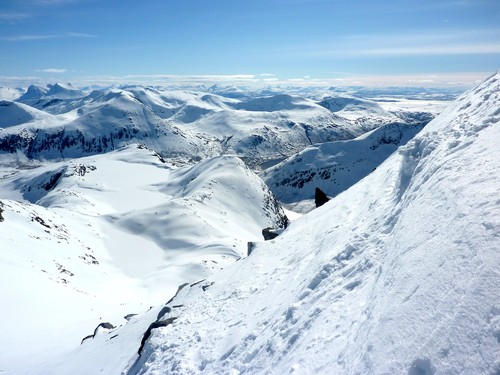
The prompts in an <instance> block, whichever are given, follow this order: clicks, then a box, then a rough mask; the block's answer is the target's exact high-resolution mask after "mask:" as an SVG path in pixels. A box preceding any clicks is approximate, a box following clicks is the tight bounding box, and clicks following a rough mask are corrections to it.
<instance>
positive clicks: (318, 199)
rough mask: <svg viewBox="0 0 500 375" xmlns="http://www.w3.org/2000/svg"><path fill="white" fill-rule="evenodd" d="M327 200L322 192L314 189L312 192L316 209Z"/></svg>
mask: <svg viewBox="0 0 500 375" xmlns="http://www.w3.org/2000/svg"><path fill="white" fill-rule="evenodd" d="M329 200H330V198H328V197H327V195H326V194H325V193H324V191H323V190H321V189H320V188H316V190H315V191H314V203H315V204H316V208H318V207H321V206H323V205H324V204H325V203H326V202H328V201H329Z"/></svg>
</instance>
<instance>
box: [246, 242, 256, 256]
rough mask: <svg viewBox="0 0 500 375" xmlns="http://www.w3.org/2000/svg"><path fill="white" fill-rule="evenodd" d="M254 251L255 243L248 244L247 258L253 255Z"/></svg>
mask: <svg viewBox="0 0 500 375" xmlns="http://www.w3.org/2000/svg"><path fill="white" fill-rule="evenodd" d="M253 249H255V242H248V243H247V256H249V255H250V254H252V251H253Z"/></svg>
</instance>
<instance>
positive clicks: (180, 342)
mask: <svg viewBox="0 0 500 375" xmlns="http://www.w3.org/2000/svg"><path fill="white" fill-rule="evenodd" d="M269 94H271V95H255V93H251V92H247V91H244V90H241V89H240V88H235V87H228V88H223V87H211V88H209V89H207V90H205V91H186V90H166V89H161V88H151V87H141V86H122V87H120V88H109V89H99V90H95V91H92V92H90V93H88V92H84V91H81V90H79V89H77V88H75V87H73V86H71V85H62V84H55V85H51V86H50V87H35V86H33V87H31V88H30V89H29V90H28V91H27V92H26V93H25V94H24V97H23V96H21V97H20V98H19V99H18V100H17V101H12V100H8V99H7V100H4V101H2V102H0V121H1V125H0V150H1V153H0V247H1V250H0V296H1V297H2V301H3V308H2V309H0V322H2V323H0V337H2V340H0V372H2V373H5V374H9V375H17V374H68V373H71V374H94V373H103V374H159V373H169V374H198V373H206V374H242V373H247V374H261V373H268V374H284V373H295V374H331V373H339V374H344V373H345V374H357V373H366V374H389V373H391V374H392V373H407V374H410V375H416V374H444V373H470V374H496V373H497V372H499V371H500V362H499V361H498V358H499V355H500V346H499V340H500V334H499V332H500V305H499V304H498V301H500V287H499V285H500V272H499V271H498V270H499V269H500V257H499V253H498V249H499V248H500V246H499V245H500V222H499V217H500V202H499V201H498V198H497V197H498V196H499V195H500V194H499V193H500V181H499V177H498V176H500V173H499V172H500V149H499V148H498V146H497V142H496V140H497V139H498V138H499V135H500V134H499V129H498V126H497V125H498V122H499V120H500V73H497V74H495V75H493V76H492V77H490V78H488V79H487V80H485V81H484V82H483V83H481V84H480V85H479V86H478V87H476V88H474V89H472V90H470V91H468V92H467V93H465V94H464V95H462V96H461V97H460V98H459V99H458V100H457V101H456V102H455V103H453V104H452V105H451V106H450V107H448V108H447V109H446V110H445V111H444V112H443V113H442V114H440V115H439V116H438V117H437V118H435V119H434V120H432V121H431V122H430V123H429V124H428V125H426V126H425V127H424V125H425V124H426V123H427V121H428V120H429V119H430V117H432V116H433V115H434V114H435V112H434V111H426V110H424V109H423V108H424V107H425V104H426V103H424V102H422V103H417V104H415V103H411V104H408V102H407V103H405V107H404V108H403V107H398V102H380V103H377V102H376V101H374V100H367V99H361V98H356V97H353V96H351V95H348V94H347V93H345V94H338V95H337V96H335V97H333V96H332V95H331V93H330V95H327V96H322V97H320V98H311V97H309V98H306V97H301V96H299V95H297V93H296V92H294V93H292V94H284V93H281V92H272V93H269ZM387 103H388V104H389V105H387ZM433 108H436V107H433ZM249 167H250V168H249ZM266 168H267V169H266ZM251 169H253V171H252V170H251ZM261 169H263V171H262V172H261V173H260V177H259V175H257V174H255V171H259V170H261ZM261 178H262V179H261ZM316 187H320V188H321V189H323V190H324V191H325V192H326V193H327V194H328V195H330V196H331V197H332V199H331V200H330V201H329V202H328V203H326V204H325V205H323V206H322V207H320V208H318V209H315V210H312V211H311V212H308V213H305V214H304V215H302V216H301V215H297V214H294V213H293V212H291V211H286V210H283V209H282V208H281V205H280V202H279V201H281V202H283V203H287V204H290V206H287V207H294V208H297V209H301V210H302V211H303V212H306V211H309V210H310V209H309V202H308V199H310V198H312V192H313V191H314V189H315V188H316ZM276 197H277V198H278V199H276ZM285 214H286V215H287V216H288V218H287V217H286V216H285ZM288 219H292V221H291V222H290V221H289V220H288ZM269 227H271V228H274V233H279V235H278V236H277V237H276V238H275V239H273V240H270V241H264V239H263V237H262V232H263V229H264V228H269ZM249 250H251V253H250V254H249Z"/></svg>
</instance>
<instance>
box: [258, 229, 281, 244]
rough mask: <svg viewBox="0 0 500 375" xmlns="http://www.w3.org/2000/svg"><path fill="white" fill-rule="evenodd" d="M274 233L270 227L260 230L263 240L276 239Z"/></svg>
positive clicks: (276, 235)
mask: <svg viewBox="0 0 500 375" xmlns="http://www.w3.org/2000/svg"><path fill="white" fill-rule="evenodd" d="M275 231H276V229H273V228H271V227H268V228H264V229H262V236H263V237H264V240H266V241H269V240H272V239H273V238H276V237H278V233H276V232H275Z"/></svg>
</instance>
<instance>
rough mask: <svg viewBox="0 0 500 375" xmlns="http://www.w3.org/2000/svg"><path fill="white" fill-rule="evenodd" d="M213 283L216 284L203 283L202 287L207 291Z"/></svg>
mask: <svg viewBox="0 0 500 375" xmlns="http://www.w3.org/2000/svg"><path fill="white" fill-rule="evenodd" d="M212 285H214V283H213V282H211V283H210V284H207V285H203V286H202V287H201V289H203V291H204V292H205V291H206V290H207V289H208V288H210V287H211V286H212Z"/></svg>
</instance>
